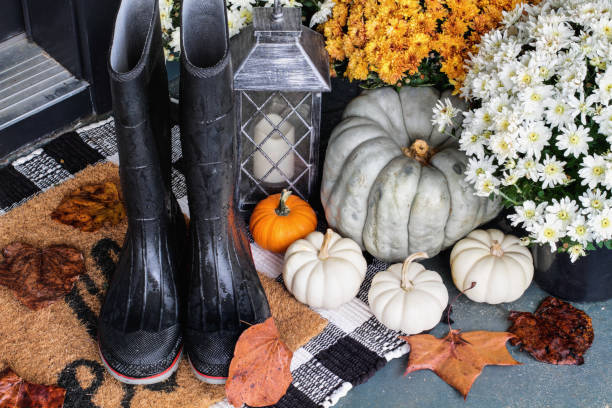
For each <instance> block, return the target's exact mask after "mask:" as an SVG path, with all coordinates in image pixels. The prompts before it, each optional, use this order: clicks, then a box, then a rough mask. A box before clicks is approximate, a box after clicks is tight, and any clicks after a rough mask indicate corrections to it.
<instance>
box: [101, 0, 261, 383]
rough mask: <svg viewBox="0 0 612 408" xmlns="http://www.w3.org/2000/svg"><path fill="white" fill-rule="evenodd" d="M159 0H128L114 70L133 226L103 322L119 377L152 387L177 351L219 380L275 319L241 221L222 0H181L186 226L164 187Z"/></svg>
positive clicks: (165, 126)
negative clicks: (243, 337)
mask: <svg viewBox="0 0 612 408" xmlns="http://www.w3.org/2000/svg"><path fill="white" fill-rule="evenodd" d="M157 2H158V0H123V1H122V3H121V7H120V9H119V12H118V14H117V19H116V22H115V29H114V35H113V41H112V45H111V51H110V61H109V71H110V78H111V91H112V96H113V109H114V116H115V125H116V131H117V145H118V149H119V162H120V177H121V185H122V190H123V196H124V201H125V205H126V210H127V215H128V230H127V234H126V237H125V242H124V246H123V249H122V251H121V254H120V257H119V260H118V264H117V268H116V270H115V273H114V275H113V278H112V282H111V284H110V286H109V289H108V292H107V295H106V299H105V301H104V304H103V306H102V310H101V312H100V318H99V322H98V344H99V347H100V354H101V356H102V359H103V362H104V364H105V365H106V367H107V368H108V370H109V372H110V373H111V374H112V375H113V376H114V377H115V378H117V379H118V380H119V381H122V382H124V383H129V384H152V383H156V382H160V381H163V380H165V379H167V378H168V377H169V376H171V375H172V373H173V372H174V371H175V370H176V369H177V367H178V363H179V361H180V359H181V356H182V354H183V349H184V352H185V353H186V354H187V356H188V358H189V362H190V364H191V367H192V368H193V371H194V373H195V375H196V376H197V377H198V378H199V379H201V380H203V381H207V382H211V383H223V382H224V381H225V379H226V378H227V375H228V369H229V364H230V361H231V359H232V357H233V353H234V347H235V344H236V341H237V339H238V337H239V336H240V334H241V333H242V331H243V330H244V329H246V328H247V327H248V325H250V324H256V323H260V322H262V321H264V320H266V319H267V318H268V317H269V316H270V310H269V306H268V303H267V300H266V297H265V294H264V292H263V290H262V287H261V284H260V282H259V278H258V276H257V273H256V271H255V267H254V265H253V259H252V256H251V251H250V246H249V242H248V239H247V237H246V233H245V227H244V224H243V223H242V221H241V219H240V218H239V217H238V216H237V215H236V213H235V202H236V201H235V200H236V188H235V186H236V183H237V178H238V170H239V166H237V164H236V161H235V154H236V153H235V151H236V149H235V146H236V142H235V139H236V132H235V118H234V111H233V96H232V93H233V92H232V67H231V62H230V53H229V36H228V32H227V16H226V10H225V4H224V1H223V0H183V2H182V9H181V10H182V24H181V26H182V33H181V47H182V53H181V78H180V82H181V84H180V85H181V86H180V112H181V113H180V128H181V144H182V151H183V160H184V169H185V179H186V185H187V196H188V199H189V211H190V222H189V233H188V234H187V230H186V226H185V219H184V217H183V214H182V213H181V211H180V209H179V207H178V203H177V201H176V199H175V197H174V196H173V194H172V190H171V160H172V158H171V157H172V152H171V135H170V120H169V106H170V105H169V103H170V101H169V95H168V81H167V77H166V69H165V60H164V53H163V47H162V31H161V25H160V14H159V8H158V4H157Z"/></svg>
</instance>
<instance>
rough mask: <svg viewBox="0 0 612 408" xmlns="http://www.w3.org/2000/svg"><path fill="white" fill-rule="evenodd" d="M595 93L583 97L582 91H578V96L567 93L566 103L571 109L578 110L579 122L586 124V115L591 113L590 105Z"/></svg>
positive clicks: (594, 98) (593, 102) (593, 100)
mask: <svg viewBox="0 0 612 408" xmlns="http://www.w3.org/2000/svg"><path fill="white" fill-rule="evenodd" d="M597 98H598V97H597V95H594V94H593V95H589V96H588V97H585V94H584V92H580V93H579V95H578V97H576V96H575V95H568V97H567V104H568V105H569V107H570V108H571V109H572V111H578V112H579V115H580V123H582V124H583V125H586V124H587V115H592V114H593V109H592V106H593V105H594V104H595V102H596V100H597Z"/></svg>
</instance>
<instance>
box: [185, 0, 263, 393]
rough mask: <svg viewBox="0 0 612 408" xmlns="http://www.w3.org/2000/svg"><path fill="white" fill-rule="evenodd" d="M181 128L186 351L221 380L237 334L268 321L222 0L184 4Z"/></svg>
mask: <svg viewBox="0 0 612 408" xmlns="http://www.w3.org/2000/svg"><path fill="white" fill-rule="evenodd" d="M181 10H182V24H181V36H182V38H181V43H182V53H181V79H180V81H181V83H180V98H179V100H180V110H181V114H180V118H181V119H180V121H181V122H180V123H181V139H182V148H183V158H184V160H185V167H186V174H185V176H186V182H187V196H188V198H189V210H190V215H191V221H190V223H189V226H190V238H191V245H190V247H191V261H190V264H191V271H190V278H189V285H188V298H187V306H188V309H187V318H186V319H187V320H186V329H185V347H186V351H187V354H188V356H189V360H190V362H191V366H192V368H193V370H194V373H195V374H196V376H197V377H198V378H199V379H200V380H202V381H206V382H209V383H215V384H219V383H223V382H225V380H226V378H227V374H228V369H229V364H230V361H231V359H232V357H233V354H234V347H235V345H236V341H237V340H238V337H239V336H240V334H241V333H242V331H243V330H245V329H246V328H247V327H249V325H252V324H256V323H260V322H263V321H265V320H266V319H267V318H268V317H269V316H270V309H269V306H268V301H267V299H266V296H265V294H264V292H263V289H262V287H261V283H260V281H259V278H258V276H257V272H256V271H255V266H254V264H253V258H252V256H251V247H250V245H249V241H248V239H247V237H246V232H245V231H246V229H245V228H246V227H245V225H244V223H243V222H242V219H241V218H240V217H238V216H237V214H236V212H235V208H236V185H237V180H238V170H239V168H238V166H237V164H236V146H237V140H236V132H235V118H234V110H233V90H232V67H231V62H230V54H229V36H228V32H227V17H226V14H225V13H226V11H225V2H224V1H223V0H183V2H182V8H181Z"/></svg>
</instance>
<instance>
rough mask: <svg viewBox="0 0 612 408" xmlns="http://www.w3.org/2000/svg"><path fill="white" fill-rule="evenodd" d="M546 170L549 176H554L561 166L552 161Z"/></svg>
mask: <svg viewBox="0 0 612 408" xmlns="http://www.w3.org/2000/svg"><path fill="white" fill-rule="evenodd" d="M544 172H545V173H546V174H548V175H549V176H552V175H553V174H557V173H558V172H559V167H557V165H556V164H553V163H550V164H547V165H546V166H545V167H544Z"/></svg>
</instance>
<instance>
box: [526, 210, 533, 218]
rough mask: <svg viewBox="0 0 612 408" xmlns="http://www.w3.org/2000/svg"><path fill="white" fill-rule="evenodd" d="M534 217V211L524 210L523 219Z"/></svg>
mask: <svg viewBox="0 0 612 408" xmlns="http://www.w3.org/2000/svg"><path fill="white" fill-rule="evenodd" d="M534 216H535V211H534V210H525V218H533V217H534Z"/></svg>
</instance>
